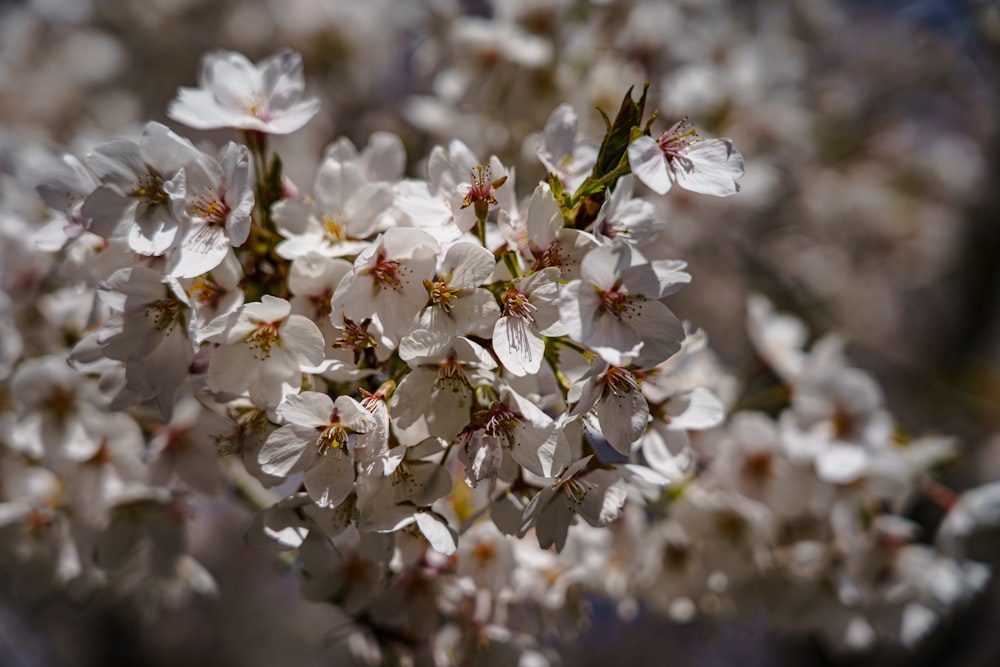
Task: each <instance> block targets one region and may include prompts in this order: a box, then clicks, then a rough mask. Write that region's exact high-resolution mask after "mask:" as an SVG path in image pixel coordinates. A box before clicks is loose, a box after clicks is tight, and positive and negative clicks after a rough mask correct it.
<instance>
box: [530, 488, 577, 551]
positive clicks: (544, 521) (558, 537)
mask: <svg viewBox="0 0 1000 667" xmlns="http://www.w3.org/2000/svg"><path fill="white" fill-rule="evenodd" d="M572 522H573V510H571V509H570V508H569V505H568V503H567V502H566V500H565V499H564V498H559V497H556V498H553V499H552V501H551V502H549V503H548V504H546V505H545V507H544V508H543V509H542V510H541V512H539V514H538V520H537V521H536V522H535V536H536V537H537V538H538V546H540V547H541V548H542V549H548V548H549V547H552V546H555V548H556V551H562V549H563V547H564V546H566V538H567V536H568V535H569V525H570V524H571V523H572Z"/></svg>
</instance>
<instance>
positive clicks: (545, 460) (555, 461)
mask: <svg viewBox="0 0 1000 667" xmlns="http://www.w3.org/2000/svg"><path fill="white" fill-rule="evenodd" d="M510 455H511V457H512V458H513V459H514V460H515V461H516V462H517V463H518V464H520V465H521V466H523V467H524V468H525V469H526V470H528V471H529V472H532V473H534V474H536V475H541V476H542V477H555V476H556V475H558V474H559V473H560V472H562V471H563V470H564V469H565V468H566V466H567V465H569V461H570V458H571V455H572V453H571V451H570V447H569V443H568V442H567V441H566V436H564V435H563V433H562V432H561V431H559V430H557V429H556V428H555V425H554V424H552V425H550V426H547V427H545V428H537V427H525V426H519V427H516V428H515V433H514V443H513V446H512V447H511V451H510Z"/></svg>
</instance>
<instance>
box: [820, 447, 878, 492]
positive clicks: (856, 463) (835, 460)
mask: <svg viewBox="0 0 1000 667" xmlns="http://www.w3.org/2000/svg"><path fill="white" fill-rule="evenodd" d="M870 460H871V459H870V457H869V456H868V452H866V451H865V450H864V448H862V447H860V446H858V445H855V444H849V443H839V442H831V443H829V444H828V445H827V446H826V448H824V449H823V451H821V452H820V453H819V455H818V456H817V457H816V476H817V477H819V478H820V479H821V480H823V481H824V482H826V483H828V484H850V483H852V482H856V481H857V480H858V479H860V478H861V477H863V476H864V474H865V473H866V472H867V470H868V466H869V463H870Z"/></svg>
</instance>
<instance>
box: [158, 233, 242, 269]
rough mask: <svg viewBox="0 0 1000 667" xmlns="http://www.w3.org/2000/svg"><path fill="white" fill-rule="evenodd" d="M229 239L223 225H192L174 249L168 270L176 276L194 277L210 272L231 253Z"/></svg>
mask: <svg viewBox="0 0 1000 667" xmlns="http://www.w3.org/2000/svg"><path fill="white" fill-rule="evenodd" d="M229 247H230V245H229V239H228V238H227V237H226V232H225V230H224V229H222V228H221V227H216V226H214V225H206V224H194V225H192V226H191V227H190V228H189V230H188V233H187V234H186V235H185V236H184V237H183V238H182V239H181V241H180V244H179V247H178V248H177V249H176V250H175V251H174V254H173V262H172V266H171V268H170V271H169V272H168V273H169V275H171V276H173V277H174V278H194V277H196V276H200V275H202V274H205V273H208V272H209V271H211V270H212V269H214V268H215V267H217V266H218V265H219V264H222V261H223V260H224V259H225V258H226V255H228V254H229Z"/></svg>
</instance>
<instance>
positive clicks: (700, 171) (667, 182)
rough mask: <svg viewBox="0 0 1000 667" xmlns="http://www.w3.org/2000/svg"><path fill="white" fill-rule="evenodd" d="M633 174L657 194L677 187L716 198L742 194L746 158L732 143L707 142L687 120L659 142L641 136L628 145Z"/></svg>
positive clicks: (720, 141) (665, 133) (677, 123)
mask: <svg viewBox="0 0 1000 667" xmlns="http://www.w3.org/2000/svg"><path fill="white" fill-rule="evenodd" d="M628 161H629V164H630V165H631V166H632V173H633V174H635V175H636V176H637V177H638V178H639V180H640V181H642V182H643V183H645V184H646V185H648V186H649V188H650V189H651V190H652V191H653V192H655V193H657V194H661V195H662V194H666V193H667V192H668V191H669V190H670V188H671V186H673V184H674V183H677V184H678V185H680V186H681V187H682V188H684V189H685V190H691V191H692V192H700V193H702V194H706V195H715V196H716V197H727V196H729V195H734V194H736V193H737V192H738V191H739V189H740V188H739V185H738V184H737V183H736V179H738V178H740V177H741V176H743V171H744V167H743V154H742V153H740V152H739V151H738V150H736V148H735V147H734V146H733V142H732V141H730V140H729V139H705V138H702V137H699V136H698V132H697V131H696V130H695V129H694V128H693V127H691V126H690V125H689V124H688V123H687V121H686V120H680V121H678V122H676V123H674V125H673V126H672V127H671V128H670V129H669V130H667V131H666V132H664V133H663V134H661V135H660V137H659V138H658V139H654V138H652V137H650V136H645V135H643V136H641V137H639V138H637V139H636V140H635V141H633V142H632V143H631V144H629V147H628Z"/></svg>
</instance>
